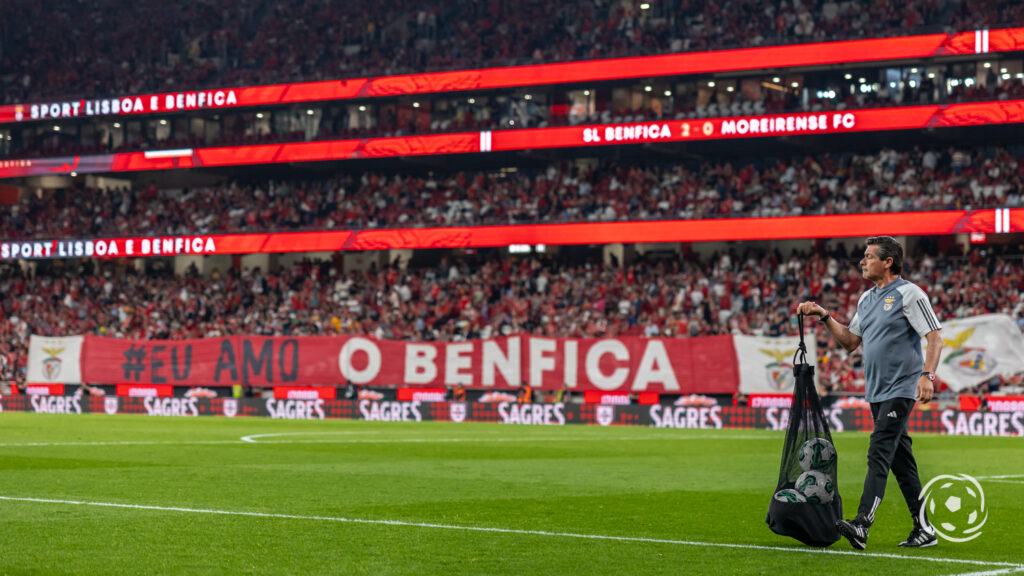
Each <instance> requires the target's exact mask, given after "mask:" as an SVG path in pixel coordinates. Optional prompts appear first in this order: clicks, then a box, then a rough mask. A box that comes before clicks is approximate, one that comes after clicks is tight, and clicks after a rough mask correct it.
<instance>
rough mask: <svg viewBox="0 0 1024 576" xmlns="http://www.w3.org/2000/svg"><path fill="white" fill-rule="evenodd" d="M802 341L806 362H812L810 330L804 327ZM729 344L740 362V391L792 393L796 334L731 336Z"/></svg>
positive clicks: (750, 392)
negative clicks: (804, 345)
mask: <svg viewBox="0 0 1024 576" xmlns="http://www.w3.org/2000/svg"><path fill="white" fill-rule="evenodd" d="M804 342H805V343H806V344H807V363H808V364H810V365H811V366H814V365H815V363H816V360H817V349H816V346H815V345H814V332H812V331H808V333H807V336H806V337H805V338H804ZM733 345H734V346H735V347H736V357H737V358H738V359H739V365H740V366H739V368H740V392H743V393H744V394H792V393H793V384H794V382H795V380H794V377H793V355H794V354H796V350H797V347H798V346H799V345H800V338H797V337H795V336H792V337H791V336H784V337H780V338H768V337H759V336H733Z"/></svg>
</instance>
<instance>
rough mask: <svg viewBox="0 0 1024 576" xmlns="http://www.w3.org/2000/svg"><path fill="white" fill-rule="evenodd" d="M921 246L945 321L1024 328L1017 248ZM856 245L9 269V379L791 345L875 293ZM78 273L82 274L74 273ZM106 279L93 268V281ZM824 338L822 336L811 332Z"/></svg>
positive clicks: (826, 355)
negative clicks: (242, 347) (999, 319)
mask: <svg viewBox="0 0 1024 576" xmlns="http://www.w3.org/2000/svg"><path fill="white" fill-rule="evenodd" d="M938 246H939V244H937V243H931V244H928V243H919V244H918V249H917V250H915V251H914V252H913V254H912V256H911V258H912V260H913V262H912V264H910V265H908V266H907V268H905V272H904V274H905V276H906V277H907V278H909V279H911V280H912V281H914V282H915V283H917V284H918V285H920V286H921V287H922V288H924V289H925V290H926V292H927V293H928V294H929V296H930V298H931V300H932V302H933V305H934V307H935V310H936V312H937V313H938V315H939V317H940V318H943V319H949V318H954V317H964V316H972V315H977V314H986V313H994V312H999V313H1006V314H1010V315H1011V316H1012V317H1014V318H1015V319H1021V318H1022V314H1024V267H1021V265H1020V262H1021V261H1020V258H1021V254H1020V247H1019V246H1016V247H1014V246H1011V245H1002V246H975V247H972V248H971V249H970V250H969V252H968V253H967V254H962V253H960V252H959V245H951V246H948V247H946V248H944V249H940V248H939V247H938ZM858 250H859V246H858V245H857V243H856V242H850V243H848V244H845V245H844V244H839V245H835V246H833V247H832V248H826V247H825V245H824V244H819V245H818V246H817V248H815V249H813V250H811V251H810V252H809V253H797V252H793V253H792V254H788V255H783V254H780V253H779V252H778V251H777V250H766V249H763V248H756V247H753V246H743V245H733V247H732V248H731V249H730V250H729V252H717V253H714V254H711V255H705V256H703V257H702V256H698V255H696V254H692V253H690V254H687V253H676V254H675V255H673V256H672V257H671V258H667V259H665V258H662V259H653V258H640V259H635V260H634V261H632V262H629V263H627V264H626V265H625V266H624V267H621V268H620V267H618V266H615V265H607V264H602V263H601V262H600V261H587V262H585V263H584V262H582V261H581V260H580V259H579V258H576V257H569V256H568V255H556V257H542V258H513V257H510V256H509V255H508V254H504V255H502V254H501V253H500V251H488V252H486V253H477V254H475V255H471V256H458V255H456V254H454V253H453V254H450V255H448V256H444V257H442V259H441V260H440V263H439V264H434V265H423V264H417V262H418V260H417V257H416V256H413V258H412V260H411V261H410V262H407V264H408V267H407V268H404V269H402V268H398V267H394V266H393V267H387V268H385V269H382V270H376V269H371V270H367V271H365V272H358V271H349V272H345V271H342V269H341V267H340V266H339V265H338V261H337V260H334V261H331V260H325V261H322V262H304V263H300V264H296V265H294V266H285V267H282V268H280V269H275V270H272V271H268V270H259V269H247V268H241V267H228V268H227V269H225V270H213V271H210V273H209V275H207V276H200V275H198V274H194V273H188V272H186V273H185V274H183V275H180V276H171V275H168V273H167V271H166V270H164V271H162V272H160V271H154V272H150V273H141V272H138V271H137V270H136V269H135V268H134V267H117V266H115V265H114V264H113V263H112V262H103V263H98V262H95V261H91V260H80V261H77V262H73V263H70V264H63V263H61V264H60V265H56V264H51V265H46V266H43V265H40V266H38V267H35V268H34V269H33V272H34V276H29V275H28V272H27V270H28V269H27V268H23V267H20V266H18V265H16V264H12V263H4V264H0V310H3V314H2V315H0V360H3V362H0V369H2V370H0V380H6V379H17V380H19V381H23V377H24V374H23V369H24V366H25V360H26V357H27V344H28V335H29V334H38V335H44V336H58V335H73V334H102V335H107V336H117V337H126V338H156V339H184V338H202V337H217V336H224V335H229V334H266V335H324V334H339V333H341V334H365V335H370V336H373V337H376V338H379V339H415V340H427V341H453V340H461V339H466V338H490V337H495V336H501V335H511V334H524V333H525V334H534V335H545V336H557V337H615V336H620V335H633V336H646V337H655V336H658V337H669V338H672V337H688V336H704V335H713V334H730V333H735V334H755V335H767V336H777V335H783V334H788V335H793V334H795V330H796V326H795V325H794V324H793V323H792V322H791V320H792V319H793V318H792V316H791V309H792V306H793V305H794V303H796V302H798V301H800V300H805V299H813V300H817V301H820V302H822V304H823V305H824V306H826V307H827V308H828V309H829V310H831V311H832V313H833V314H834V315H835V316H836V317H837V318H839V319H840V320H842V321H848V320H849V319H850V318H851V317H852V315H853V313H854V311H855V309H856V303H857V299H858V297H859V295H860V293H861V292H862V291H863V290H865V289H866V288H867V287H869V286H870V284H869V283H866V282H865V281H864V280H863V279H862V278H861V275H860V273H859V272H858V270H857V268H856V266H855V263H856V261H857V260H858V259H859V255H858V253H857V252H858ZM80 267H81V268H80ZM97 267H99V268H97ZM816 329H817V330H819V331H821V330H822V329H821V328H820V326H819V327H817V328H816ZM818 345H819V348H818V351H819V361H818V366H819V374H820V376H821V381H822V383H824V384H827V385H832V386H836V387H842V388H845V389H853V390H855V389H856V388H857V387H858V386H862V385H863V384H862V381H861V380H860V379H861V378H862V374H861V372H860V370H861V367H860V362H859V354H858V353H855V354H852V355H848V354H846V353H845V352H844V351H843V350H842V349H841V348H839V347H838V346H837V345H835V344H834V343H833V341H832V339H831V338H828V337H826V336H825V335H824V332H823V331H821V333H820V334H819V338H818Z"/></svg>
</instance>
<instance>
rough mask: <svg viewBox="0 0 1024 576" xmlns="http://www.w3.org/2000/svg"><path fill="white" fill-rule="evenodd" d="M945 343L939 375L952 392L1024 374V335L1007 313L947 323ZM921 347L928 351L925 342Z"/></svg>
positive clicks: (943, 339)
mask: <svg viewBox="0 0 1024 576" xmlns="http://www.w3.org/2000/svg"><path fill="white" fill-rule="evenodd" d="M942 343H943V347H942V355H941V356H940V357H939V368H938V370H937V371H936V372H937V373H938V376H939V378H941V379H942V381H943V382H945V383H946V384H947V385H949V387H950V388H952V389H953V390H963V389H965V388H971V387H973V386H977V385H978V384H980V383H982V382H984V381H986V380H988V379H989V378H992V377H993V376H997V375H1002V376H1012V375H1014V374H1017V373H1020V372H1024V335H1022V334H1021V331H1020V328H1018V327H1017V323H1016V322H1014V321H1013V319H1012V318H1010V317H1009V316H1007V315H1005V314H985V315H984V316H972V317H970V318H956V319H953V320H946V321H944V322H943V326H942ZM921 344H922V346H923V347H924V348H925V351H926V352H927V348H928V346H927V342H926V341H925V340H924V339H922V340H921Z"/></svg>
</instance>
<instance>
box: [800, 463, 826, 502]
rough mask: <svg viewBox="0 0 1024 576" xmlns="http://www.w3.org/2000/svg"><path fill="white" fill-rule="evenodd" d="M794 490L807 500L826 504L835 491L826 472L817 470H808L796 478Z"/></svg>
mask: <svg viewBox="0 0 1024 576" xmlns="http://www.w3.org/2000/svg"><path fill="white" fill-rule="evenodd" d="M795 488H796V491H797V492H799V493H800V494H802V495H803V497H804V498H806V499H807V501H808V502H813V503H815V504H828V503H829V502H832V497H833V496H834V495H835V493H836V486H835V484H833V483H832V479H831V478H829V477H828V474H825V473H824V472H819V471H817V470H808V471H807V472H804V473H803V474H801V475H800V477H799V478H797V479H796V486H795Z"/></svg>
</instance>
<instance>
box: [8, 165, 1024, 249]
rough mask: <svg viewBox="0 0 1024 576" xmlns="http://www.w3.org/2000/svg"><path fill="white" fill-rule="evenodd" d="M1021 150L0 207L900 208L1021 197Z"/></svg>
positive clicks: (47, 222)
mask: <svg viewBox="0 0 1024 576" xmlns="http://www.w3.org/2000/svg"><path fill="white" fill-rule="evenodd" d="M1022 153H1024V149H1019V148H1014V149H1012V150H1006V149H999V148H991V147H987V148H970V149H958V148H954V147H950V148H949V149H946V150H943V149H914V150H909V151H906V150H903V151H899V150H894V149H883V150H881V151H879V152H878V153H877V154H870V155H854V154H845V155H830V154H823V155H818V156H808V157H804V158H787V159H777V160H763V159H758V160H752V161H749V162H744V161H732V162H730V161H719V162H710V161H709V162H705V163H701V164H698V165H691V166H687V165H684V164H660V165H657V164H655V165H644V164H641V163H636V162H620V161H603V162H596V163H592V165H593V167H589V168H588V167H587V166H586V165H582V166H581V165H573V164H570V163H568V162H565V163H559V164H553V165H550V166H548V168H547V169H546V170H538V171H534V172H535V173H533V174H530V173H529V172H528V171H522V172H518V173H516V174H513V175H508V174H502V173H499V172H495V173H486V172H455V173H449V174H447V175H443V174H437V175H434V176H427V177H418V176H402V175H397V174H385V173H367V174H363V175H362V176H352V175H338V176H335V177H332V178H330V179H326V180H320V181H306V182H304V181H285V182H274V181H261V182H259V183H256V184H240V183H228V184H224V185H221V186H214V187H208V188H207V187H198V188H190V189H158V188H157V187H156V186H154V185H149V186H144V187H136V188H133V189H131V190H124V191H120V190H110V191H101V190H88V189H87V190H84V192H85V193H82V192H83V191H81V190H65V191H62V192H57V193H48V194H42V195H33V196H28V197H26V198H24V199H22V200H21V201H20V202H18V203H16V204H13V205H9V206H2V207H0V214H3V215H4V218H3V224H2V225H0V235H2V236H3V237H4V238H7V239H22V238H41V239H54V238H61V237H66V236H72V237H88V236H111V235H129V236H130V235H146V234H197V233H198V234H210V233H217V232H243V231H246V232H252V231H267V230H297V229H334V228H365V227H398V226H400V227H408V226H445V225H457V224H517V223H533V222H593V221H611V220H624V219H630V220H646V219H664V218H680V219H696V218H715V217H771V216H799V215H804V214H840V213H858V212H909V211H922V210H949V209H964V208H968V207H970V208H983V207H996V206H1008V207H1017V206H1021V204H1022V202H1024V197H1022V194H1024V180H1022V176H1024V164H1022V163H1021V162H1020V156H1021V154H1022Z"/></svg>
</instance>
